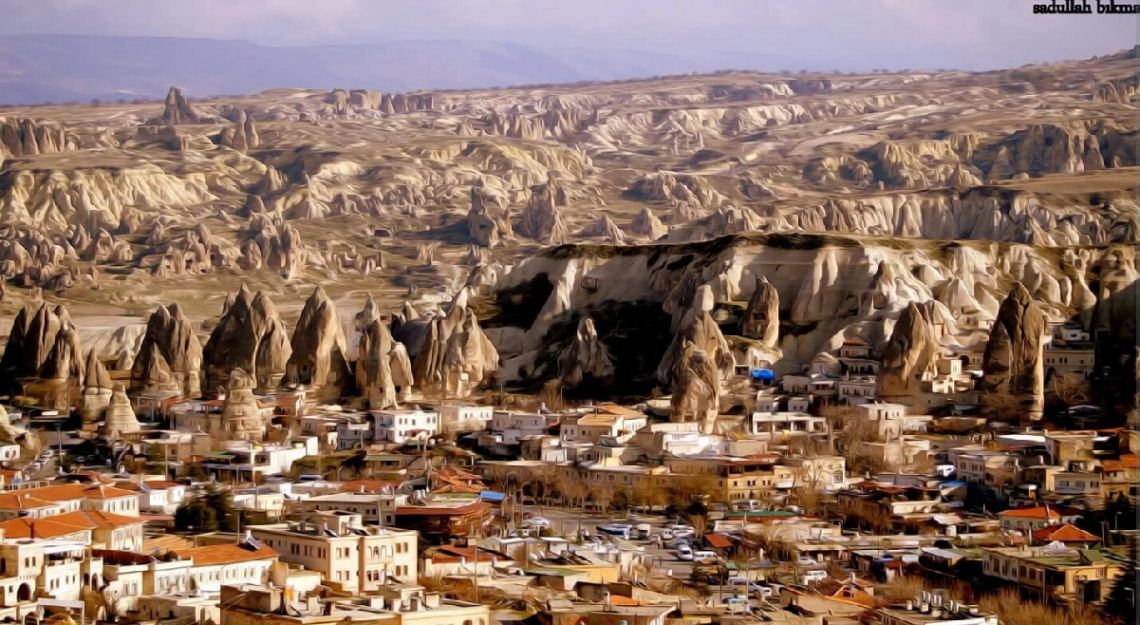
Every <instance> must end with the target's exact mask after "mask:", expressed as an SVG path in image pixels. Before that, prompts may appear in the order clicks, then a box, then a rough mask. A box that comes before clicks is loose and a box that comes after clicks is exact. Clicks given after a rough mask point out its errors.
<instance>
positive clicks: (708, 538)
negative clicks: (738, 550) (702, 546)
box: [705, 534, 732, 549]
mask: <svg viewBox="0 0 1140 625" xmlns="http://www.w3.org/2000/svg"><path fill="white" fill-rule="evenodd" d="M705 542H707V543H708V544H709V546H710V547H712V548H713V549H729V548H730V547H732V541H731V540H729V538H728V536H725V535H724V534H705Z"/></svg>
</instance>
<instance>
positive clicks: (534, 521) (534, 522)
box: [522, 516, 550, 527]
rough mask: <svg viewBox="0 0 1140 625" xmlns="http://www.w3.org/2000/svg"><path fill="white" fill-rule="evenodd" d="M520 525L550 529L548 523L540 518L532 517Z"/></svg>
mask: <svg viewBox="0 0 1140 625" xmlns="http://www.w3.org/2000/svg"><path fill="white" fill-rule="evenodd" d="M522 524H523V525H524V526H530V527H550V521H548V520H546V519H544V518H542V517H540V516H532V517H530V518H529V519H525V520H523V522H522Z"/></svg>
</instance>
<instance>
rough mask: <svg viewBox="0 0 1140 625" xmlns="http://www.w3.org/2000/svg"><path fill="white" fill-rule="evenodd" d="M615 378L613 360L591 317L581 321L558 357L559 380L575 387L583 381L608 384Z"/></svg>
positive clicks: (565, 385) (570, 387)
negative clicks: (570, 340)
mask: <svg viewBox="0 0 1140 625" xmlns="http://www.w3.org/2000/svg"><path fill="white" fill-rule="evenodd" d="M613 375H614V364H613V357H612V356H611V355H610V352H609V349H608V348H607V347H606V345H605V344H604V343H602V341H601V339H599V338H598V331H597V329H596V328H595V327H594V320H593V319H591V318H589V317H584V318H582V320H581V321H579V322H578V332H577V333H576V334H575V335H574V341H573V342H571V343H570V344H569V345H567V346H566V348H565V349H564V350H562V353H560V354H559V355H558V378H559V379H560V380H561V381H562V386H563V387H565V388H569V389H572V388H576V387H578V386H579V385H581V384H582V383H583V382H586V381H591V382H605V381H607V380H609V379H610V378H612V377H613Z"/></svg>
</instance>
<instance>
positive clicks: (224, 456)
mask: <svg viewBox="0 0 1140 625" xmlns="http://www.w3.org/2000/svg"><path fill="white" fill-rule="evenodd" d="M201 455H202V457H203V458H210V459H211V460H231V459H233V458H237V454H231V453H229V452H226V451H207V452H206V453H204V454H201Z"/></svg>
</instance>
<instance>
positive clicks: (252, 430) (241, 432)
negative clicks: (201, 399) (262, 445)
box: [220, 369, 266, 442]
mask: <svg viewBox="0 0 1140 625" xmlns="http://www.w3.org/2000/svg"><path fill="white" fill-rule="evenodd" d="M254 384H255V382H254V380H253V378H252V377H250V375H249V374H248V373H246V372H245V371H243V370H241V369H234V370H233V371H232V372H231V373H230V377H229V380H228V381H227V383H226V400H225V403H224V405H223V406H222V416H221V420H220V423H221V428H222V432H221V433H220V434H222V435H223V436H225V440H230V441H254V442H259V441H261V440H262V439H263V438H264V437H265V425H266V423H265V419H264V418H262V416H261V407H260V406H259V405H258V403H257V397H256V396H255V395H254V394H253V387H254Z"/></svg>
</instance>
